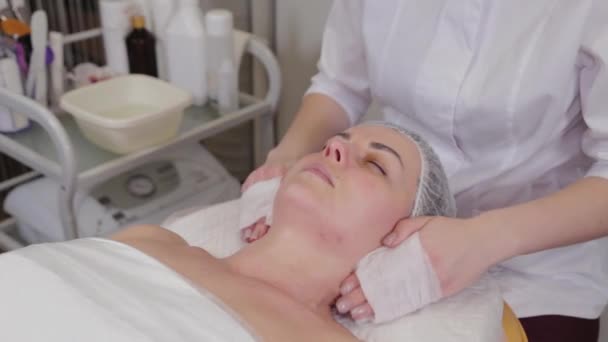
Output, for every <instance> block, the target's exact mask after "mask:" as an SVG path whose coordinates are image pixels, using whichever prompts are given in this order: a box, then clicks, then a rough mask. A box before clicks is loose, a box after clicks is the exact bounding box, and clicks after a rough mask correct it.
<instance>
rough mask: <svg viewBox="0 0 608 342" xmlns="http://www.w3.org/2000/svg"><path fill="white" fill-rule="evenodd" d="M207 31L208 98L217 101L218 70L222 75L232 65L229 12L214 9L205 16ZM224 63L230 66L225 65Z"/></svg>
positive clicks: (231, 20)
mask: <svg viewBox="0 0 608 342" xmlns="http://www.w3.org/2000/svg"><path fill="white" fill-rule="evenodd" d="M205 25H206V29H207V50H208V54H207V57H208V60H207V82H208V89H209V98H210V99H213V100H218V94H219V90H218V86H219V84H218V81H219V73H220V68H222V67H223V69H224V70H223V72H224V75H225V74H226V73H227V72H228V70H229V69H231V70H235V69H236V67H235V65H234V19H233V16H232V13H231V12H230V11H227V10H224V9H215V10H211V11H209V12H207V14H206V15H205ZM226 63H230V64H232V65H231V66H230V65H226Z"/></svg>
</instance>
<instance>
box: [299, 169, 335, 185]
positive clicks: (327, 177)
mask: <svg viewBox="0 0 608 342" xmlns="http://www.w3.org/2000/svg"><path fill="white" fill-rule="evenodd" d="M304 171H307V172H311V173H313V174H314V175H316V176H318V177H319V178H321V179H322V180H323V181H325V183H327V184H329V185H330V186H332V187H333V186H334V182H333V178H332V176H331V174H330V173H329V172H328V171H327V169H326V168H325V167H324V166H323V165H320V164H316V165H312V166H310V167H307V168H305V169H304Z"/></svg>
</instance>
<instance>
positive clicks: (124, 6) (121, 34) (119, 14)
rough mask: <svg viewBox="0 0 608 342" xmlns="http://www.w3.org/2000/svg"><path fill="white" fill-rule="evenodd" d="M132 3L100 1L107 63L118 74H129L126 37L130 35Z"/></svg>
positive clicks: (122, 0) (121, 0)
mask: <svg viewBox="0 0 608 342" xmlns="http://www.w3.org/2000/svg"><path fill="white" fill-rule="evenodd" d="M131 11H132V3H131V1H128V0H100V1H99V12H100V16H101V31H102V35H103V45H104V50H105V53H106V63H107V65H108V67H110V69H112V71H114V72H115V73H117V74H127V73H128V72H129V59H128V57H127V47H126V46H125V36H126V35H127V34H128V33H129V30H130V28H131V25H130V24H129V15H130V12H131Z"/></svg>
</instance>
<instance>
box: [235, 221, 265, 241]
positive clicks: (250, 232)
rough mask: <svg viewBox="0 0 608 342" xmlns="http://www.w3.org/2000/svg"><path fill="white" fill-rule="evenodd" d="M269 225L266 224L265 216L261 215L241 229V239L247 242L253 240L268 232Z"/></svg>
mask: <svg viewBox="0 0 608 342" xmlns="http://www.w3.org/2000/svg"><path fill="white" fill-rule="evenodd" d="M268 229H270V226H269V225H267V224H266V218H265V217H262V218H261V219H259V220H258V221H257V222H256V223H254V224H253V225H251V226H249V227H247V228H243V229H242V230H241V239H242V240H243V241H245V242H247V243H252V242H255V241H257V240H259V239H261V238H262V237H263V236H264V235H266V233H268Z"/></svg>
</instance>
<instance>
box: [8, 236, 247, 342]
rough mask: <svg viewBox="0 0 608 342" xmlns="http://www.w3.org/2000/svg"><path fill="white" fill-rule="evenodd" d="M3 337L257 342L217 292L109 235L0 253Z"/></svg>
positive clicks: (35, 341)
mask: <svg viewBox="0 0 608 342" xmlns="http://www.w3.org/2000/svg"><path fill="white" fill-rule="evenodd" d="M0 275H2V276H1V277H0V322H1V323H0V341H20V342H23V341H32V342H38V341H100V342H101V341H103V342H107V341H113V342H135V341H254V338H252V337H251V335H250V334H249V332H248V331H247V330H246V329H245V328H244V327H243V326H242V325H241V324H240V323H239V322H238V320H236V319H235V318H233V316H231V315H230V313H228V312H227V311H225V310H223V309H222V308H221V307H220V306H219V305H218V304H217V303H216V302H215V301H214V299H213V297H212V296H210V295H208V294H206V293H203V292H201V291H200V290H198V289H196V288H195V287H194V286H192V285H190V284H189V283H188V282H187V281H186V280H185V279H184V278H183V277H181V276H180V275H178V274H177V273H175V272H174V271H173V270H171V269H169V268H168V267H166V266H164V265H163V264H161V263H160V262H158V261H156V260H155V259H153V258H151V257H149V256H147V255H145V254H144V253H142V252H140V251H138V250H136V249H134V248H131V247H129V246H127V245H124V244H121V243H118V242H115V241H111V240H102V239H82V240H74V241H70V242H63V243H55V244H45V245H34V246H30V247H27V248H24V249H20V250H17V251H14V252H12V253H6V254H2V255H0Z"/></svg>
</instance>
